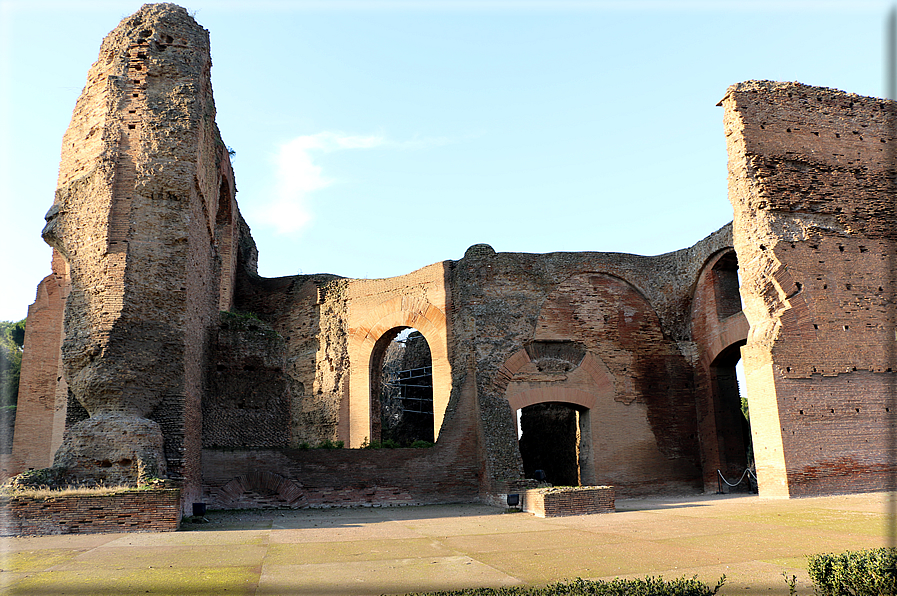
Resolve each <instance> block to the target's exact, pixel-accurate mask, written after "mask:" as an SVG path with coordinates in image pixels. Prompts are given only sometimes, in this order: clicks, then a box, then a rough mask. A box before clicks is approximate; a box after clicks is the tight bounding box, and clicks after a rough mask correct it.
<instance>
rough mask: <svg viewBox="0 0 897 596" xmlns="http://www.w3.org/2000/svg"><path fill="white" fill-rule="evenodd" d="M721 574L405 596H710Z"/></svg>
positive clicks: (717, 586) (721, 583) (588, 581)
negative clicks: (704, 579) (711, 581)
mask: <svg viewBox="0 0 897 596" xmlns="http://www.w3.org/2000/svg"><path fill="white" fill-rule="evenodd" d="M725 580H726V576H725V575H724V576H722V577H721V578H720V580H719V582H718V583H717V584H716V587H713V588H711V587H710V586H708V585H707V584H704V583H701V582H699V581H698V578H697V576H695V577H692V578H684V577H680V578H679V579H674V580H671V581H665V580H664V579H663V578H662V577H646V578H645V579H615V580H613V581H610V582H605V581H590V580H585V579H577V580H576V581H574V582H559V583H556V584H551V585H548V586H543V587H534V586H509V587H506V588H473V589H467V590H452V591H448V592H429V593H427V594H422V593H415V594H407V595H406V596H712V595H713V594H716V593H717V592H718V591H719V589H720V588H721V587H722V586H723V584H724V583H725Z"/></svg>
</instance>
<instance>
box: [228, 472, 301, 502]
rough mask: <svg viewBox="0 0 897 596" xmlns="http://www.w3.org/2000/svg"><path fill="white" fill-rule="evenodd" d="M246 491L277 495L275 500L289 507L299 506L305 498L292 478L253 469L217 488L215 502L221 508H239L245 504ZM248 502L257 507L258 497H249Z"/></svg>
mask: <svg viewBox="0 0 897 596" xmlns="http://www.w3.org/2000/svg"><path fill="white" fill-rule="evenodd" d="M248 492H255V493H262V494H270V495H277V497H276V500H277V501H280V502H282V503H284V504H286V505H287V506H289V507H301V506H302V505H304V500H305V495H304V493H303V492H302V487H301V486H300V485H299V484H297V483H296V482H295V481H294V480H290V479H289V478H284V477H283V476H281V475H280V474H274V473H272V472H266V471H260V470H254V471H252V472H249V473H248V474H243V475H240V476H237V477H235V478H233V479H232V480H231V481H230V482H228V483H227V484H225V485H224V486H222V487H221V488H219V489H218V490H217V494H216V503H215V504H216V505H217V506H219V507H221V508H223V509H239V508H241V507H242V506H245V503H243V495H244V494H246V493H248ZM272 498H274V497H272ZM249 504H250V505H252V506H255V507H258V499H257V498H255V497H252V498H250V499H249Z"/></svg>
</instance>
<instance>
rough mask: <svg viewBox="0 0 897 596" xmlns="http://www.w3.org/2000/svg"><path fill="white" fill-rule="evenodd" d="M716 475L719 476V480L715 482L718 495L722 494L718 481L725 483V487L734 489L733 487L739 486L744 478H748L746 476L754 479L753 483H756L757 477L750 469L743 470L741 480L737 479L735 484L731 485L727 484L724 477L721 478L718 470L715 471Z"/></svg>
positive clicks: (721, 487)
mask: <svg viewBox="0 0 897 596" xmlns="http://www.w3.org/2000/svg"><path fill="white" fill-rule="evenodd" d="M716 474H717V476H719V480H717V488H718V490H717V493H716V494H718V495H721V494H723V485H722V483H721V482H720V480H722V482H725V483H726V485H727V486H730V487H732V488H734V487H736V486H738V485H739V484H741V483H742V481H744V478H745V476H748V475H750V476H751V478H753V479H754V482H757V475H756V474H754V471H753V470H752V469H750V468H745V470H744V472H743V473H742V474H741V478H739V479H738V480H737V481H736V482H735V484H732V483H731V482H729V481H728V480H726V477H725V476H723V473H722V472H720V471H719V470H717V471H716Z"/></svg>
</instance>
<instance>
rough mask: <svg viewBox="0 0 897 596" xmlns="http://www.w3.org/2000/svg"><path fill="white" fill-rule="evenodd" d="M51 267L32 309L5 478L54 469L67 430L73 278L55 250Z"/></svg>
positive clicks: (3, 471)
mask: <svg viewBox="0 0 897 596" xmlns="http://www.w3.org/2000/svg"><path fill="white" fill-rule="evenodd" d="M51 266H52V269H53V273H52V274H51V275H48V276H47V277H45V278H44V279H43V280H42V281H41V282H40V284H39V285H38V286H37V298H36V299H35V301H34V304H32V305H31V306H30V307H28V319H27V324H26V326H25V346H26V347H27V349H26V350H25V351H24V352H23V354H22V374H21V377H20V379H19V395H18V401H17V406H16V414H17V415H16V426H15V430H14V433H13V445H12V454H11V455H10V457H9V459H8V460H7V461H6V462H5V463H6V465H5V466H4V469H3V470H2V476H3V477H4V478H7V477H9V476H14V475H15V474H18V473H20V472H22V471H24V470H27V469H29V468H46V467H49V466H50V465H51V464H52V463H53V454H54V453H56V450H57V449H58V448H59V445H60V444H61V443H62V434H63V431H64V430H65V419H66V413H67V407H66V406H67V403H68V384H67V383H66V382H65V379H64V378H63V374H62V362H61V361H60V358H61V356H60V348H61V345H62V339H63V329H62V320H63V315H64V311H65V300H66V297H67V295H68V292H69V278H68V270H67V269H68V267H67V265H66V263H65V260H64V259H63V258H62V255H60V254H59V253H58V252H57V251H55V250H54V251H53V260H52V263H51Z"/></svg>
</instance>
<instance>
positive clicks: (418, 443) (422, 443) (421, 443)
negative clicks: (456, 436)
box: [409, 439, 435, 449]
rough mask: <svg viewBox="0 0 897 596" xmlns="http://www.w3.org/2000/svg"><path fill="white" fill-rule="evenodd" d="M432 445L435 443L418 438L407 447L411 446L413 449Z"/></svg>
mask: <svg viewBox="0 0 897 596" xmlns="http://www.w3.org/2000/svg"><path fill="white" fill-rule="evenodd" d="M433 445H435V443H431V442H430V441H422V440H421V439H418V440H417V441H415V442H413V443H411V445H409V447H412V448H413V449H426V448H428V447H432V446H433Z"/></svg>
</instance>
